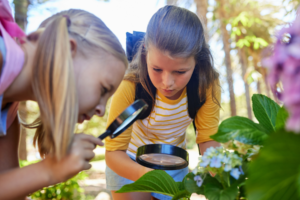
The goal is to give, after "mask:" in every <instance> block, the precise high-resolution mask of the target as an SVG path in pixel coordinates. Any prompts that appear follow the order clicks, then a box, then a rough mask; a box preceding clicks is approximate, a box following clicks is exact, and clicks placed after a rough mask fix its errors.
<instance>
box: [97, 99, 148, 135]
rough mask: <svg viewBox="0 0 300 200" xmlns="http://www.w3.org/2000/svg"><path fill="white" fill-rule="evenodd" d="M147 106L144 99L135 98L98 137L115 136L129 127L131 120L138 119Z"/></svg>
mask: <svg viewBox="0 0 300 200" xmlns="http://www.w3.org/2000/svg"><path fill="white" fill-rule="evenodd" d="M147 107H148V104H147V103H146V102H145V101H144V100H142V99H138V100H136V101H135V102H134V103H133V104H131V105H130V106H128V107H127V108H126V109H125V110H124V111H123V112H122V113H121V114H120V115H119V116H118V117H117V118H116V119H115V120H114V121H113V122H112V123H111V124H110V125H109V127H108V128H107V130H106V131H105V132H104V133H103V134H102V135H100V136H99V137H98V138H100V139H101V140H103V139H104V138H106V137H107V136H110V137H111V138H115V137H117V136H118V135H120V134H121V133H122V132H123V131H125V130H126V129H127V128H129V127H130V126H131V125H132V124H133V122H135V121H136V120H137V119H138V117H139V116H140V114H141V113H142V111H144V110H146V108H147Z"/></svg>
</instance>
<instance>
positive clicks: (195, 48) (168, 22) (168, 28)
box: [125, 5, 220, 106]
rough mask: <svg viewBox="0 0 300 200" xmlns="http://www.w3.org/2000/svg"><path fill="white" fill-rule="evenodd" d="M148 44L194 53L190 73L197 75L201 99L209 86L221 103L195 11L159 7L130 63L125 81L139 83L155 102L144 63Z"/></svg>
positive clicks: (178, 53) (180, 53) (174, 54)
mask: <svg viewBox="0 0 300 200" xmlns="http://www.w3.org/2000/svg"><path fill="white" fill-rule="evenodd" d="M150 44H151V45H154V46H155V47H156V48H158V49H159V50H161V51H162V52H167V53H169V55H170V56H172V57H186V58H187V57H191V56H193V57H194V58H195V61H196V66H195V70H194V72H193V73H194V74H195V73H196V74H198V77H199V97H200V100H201V101H203V100H205V99H206V90H207V89H208V88H209V87H210V86H211V87H212V97H213V100H214V102H215V103H217V104H218V105H219V106H220V103H219V101H218V100H217V98H216V95H215V91H216V87H220V85H219V82H218V78H219V73H218V72H217V71H216V70H215V68H214V64H213V58H212V55H211V52H210V50H209V47H208V45H207V43H206V41H205V37H204V30H203V27H202V24H201V22H200V20H199V18H198V17H197V15H196V14H194V13H192V12H191V11H189V10H187V9H184V8H180V7H176V6H170V5H168V6H165V7H163V8H161V9H159V10H158V11H157V12H156V13H155V14H154V15H153V16H152V18H151V19H150V22H149V24H148V27H147V31H146V35H145V38H144V40H143V41H142V42H141V44H140V46H139V49H138V51H137V54H136V55H135V57H134V58H133V60H132V62H131V63H130V65H129V70H128V72H127V74H126V76H125V80H129V81H132V82H135V83H141V84H142V86H143V87H144V89H145V90H146V91H147V92H148V93H149V95H150V96H151V97H152V99H153V101H154V97H153V95H152V93H151V89H150V88H151V87H150V85H151V84H152V83H151V81H150V78H149V76H148V71H147V62H146V55H147V49H148V48H149V45H150ZM192 77H193V76H192ZM152 87H154V86H153V84H152Z"/></svg>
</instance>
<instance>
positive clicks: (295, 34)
mask: <svg viewBox="0 0 300 200" xmlns="http://www.w3.org/2000/svg"><path fill="white" fill-rule="evenodd" d="M287 34H288V35H289V36H290V38H289V41H288V42H283V39H284V37H285V36H286V35H287ZM277 38H278V39H277V42H276V44H275V46H274V53H273V55H272V56H271V57H269V58H267V59H264V61H263V65H264V66H266V67H268V68H269V71H270V72H269V76H268V81H269V83H270V85H271V88H272V90H273V92H274V93H275V94H276V96H277V97H278V98H279V99H280V100H281V101H282V102H283V103H284V105H285V107H286V108H287V110H288V111H289V114H290V116H289V119H288V120H287V123H286V128H287V129H288V130H291V131H295V132H298V133H299V132H300V16H299V15H298V16H297V18H296V20H295V21H294V23H293V24H292V25H291V26H290V27H288V28H284V29H282V30H281V31H280V32H279V33H278V36H277ZM279 82H281V83H282V87H283V91H281V92H278V91H277V84H278V83H279Z"/></svg>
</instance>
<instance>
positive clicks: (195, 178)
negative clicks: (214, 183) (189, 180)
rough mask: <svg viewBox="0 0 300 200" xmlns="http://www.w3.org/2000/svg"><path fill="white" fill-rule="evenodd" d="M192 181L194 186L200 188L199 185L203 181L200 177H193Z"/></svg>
mask: <svg viewBox="0 0 300 200" xmlns="http://www.w3.org/2000/svg"><path fill="white" fill-rule="evenodd" d="M194 181H196V184H197V186H198V187H201V185H202V183H203V179H202V178H201V177H200V176H195V177H194Z"/></svg>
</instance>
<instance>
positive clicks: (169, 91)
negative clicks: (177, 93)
mask: <svg viewBox="0 0 300 200" xmlns="http://www.w3.org/2000/svg"><path fill="white" fill-rule="evenodd" d="M163 91H164V92H165V93H171V92H173V91H174V90H165V89H163Z"/></svg>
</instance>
